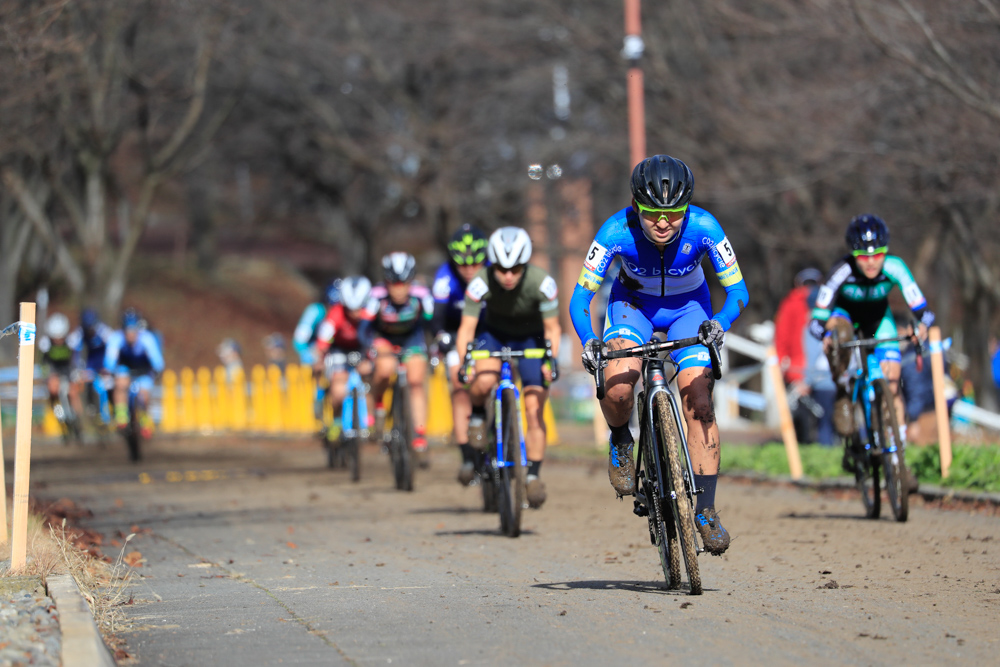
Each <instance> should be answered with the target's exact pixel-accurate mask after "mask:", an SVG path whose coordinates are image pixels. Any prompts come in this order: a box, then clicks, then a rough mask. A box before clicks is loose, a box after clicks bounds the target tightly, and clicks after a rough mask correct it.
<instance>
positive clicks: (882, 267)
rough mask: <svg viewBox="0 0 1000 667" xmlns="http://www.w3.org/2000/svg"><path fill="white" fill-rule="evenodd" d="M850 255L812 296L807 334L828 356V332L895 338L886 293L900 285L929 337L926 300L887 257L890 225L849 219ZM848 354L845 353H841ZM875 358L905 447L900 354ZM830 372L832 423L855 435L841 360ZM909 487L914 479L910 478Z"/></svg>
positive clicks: (893, 345)
mask: <svg viewBox="0 0 1000 667" xmlns="http://www.w3.org/2000/svg"><path fill="white" fill-rule="evenodd" d="M845 239H846V241H847V247H848V248H849V249H850V251H851V252H850V254H848V255H845V256H844V257H843V258H841V259H840V260H838V261H837V263H836V264H834V265H833V268H832V269H831V270H830V275H829V277H828V278H827V280H826V283H825V284H824V285H823V286H822V287H820V289H819V292H817V294H816V307H815V309H814V310H813V313H812V316H813V320H812V321H811V322H810V323H809V331H810V333H812V334H813V335H814V336H816V337H817V338H823V347H824V349H825V350H826V351H827V353H828V354H829V352H830V348H831V343H832V334H833V332H834V331H835V330H836V331H837V332H838V335H839V337H840V339H841V340H849V339H851V338H853V336H854V329H855V328H857V329H858V331H859V332H860V334H861V336H863V337H865V338H885V339H888V338H896V337H897V336H898V333H897V331H896V322H895V319H894V318H893V315H892V312H891V310H890V309H889V292H891V291H892V289H893V287H898V288H899V290H900V291H901V292H902V293H903V298H904V299H905V300H906V304H907V305H908V306H909V307H910V310H911V311H912V312H913V316H914V317H915V318H916V319H917V320H918V321H919V326H918V335H919V336H920V337H921V338H926V337H927V327H929V326H931V325H932V324H933V323H934V313H932V312H931V311H930V309H929V308H928V307H927V299H925V298H924V294H923V292H921V291H920V287H919V286H918V285H917V282H916V281H915V280H914V279H913V274H912V273H910V269H909V267H907V266H906V262H904V261H903V260H902V259H901V258H899V257H897V256H895V255H890V254H888V251H889V226H888V225H887V224H886V223H885V221H884V220H882V218H880V217H878V216H875V215H870V214H864V215H859V216H857V217H855V218H854V219H853V220H851V222H850V224H849V225H848V227H847V234H846V237H845ZM845 356H846V355H845ZM875 358H876V359H878V360H879V365H880V366H881V367H882V373H883V375H885V378H886V380H887V381H888V383H889V387H890V388H891V389H892V392H893V394H895V397H896V415H897V418H898V420H899V434H900V436H901V437H902V439H903V444H904V445H905V443H906V419H905V412H904V409H903V400H902V398H901V397H900V393H899V375H900V361H901V357H900V353H899V343H897V342H895V341H889V342H885V343H882V344H880V345H878V346H877V347H876V348H875ZM835 361H838V360H834V359H832V358H831V359H830V362H831V365H830V369H831V371H832V372H833V376H834V379H835V380H836V381H837V400H836V402H835V403H834V411H833V425H834V428H835V429H836V430H837V433H839V434H840V435H841V436H844V437H847V436H850V435H852V434H853V433H854V415H853V412H852V409H851V398H850V396H849V395H848V387H847V384H846V380H845V378H844V377H843V376H844V373H845V371H846V370H847V368H846V364H845V362H841V367H840V368H835V367H834V362H835ZM910 486H911V489H912V488H913V486H914V485H913V481H912V480H911V484H910Z"/></svg>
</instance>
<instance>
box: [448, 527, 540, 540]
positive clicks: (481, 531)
mask: <svg viewBox="0 0 1000 667" xmlns="http://www.w3.org/2000/svg"><path fill="white" fill-rule="evenodd" d="M434 534H435V535H436V536H438V537H447V536H448V535H485V536H487V537H502V538H504V539H507V540H509V539H511V538H509V537H507V536H506V535H504V534H503V533H501V532H500V529H499V528H490V529H487V528H470V529H468V530H439V531H437V532H435V533H434ZM534 534H535V531H533V530H522V531H521V536H522V537H524V536H525V535H534Z"/></svg>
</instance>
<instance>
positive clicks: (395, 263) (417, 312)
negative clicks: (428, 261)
mask: <svg viewBox="0 0 1000 667" xmlns="http://www.w3.org/2000/svg"><path fill="white" fill-rule="evenodd" d="M382 270H383V275H384V276H385V284H380V285H377V286H375V287H374V288H372V293H371V297H370V298H369V299H368V305H367V306H366V307H365V309H366V310H367V311H368V312H367V313H366V315H365V317H366V319H365V321H363V322H362V323H361V327H360V329H359V330H358V336H359V337H360V339H361V344H362V345H364V346H365V347H366V348H371V349H372V350H374V352H375V354H376V358H375V371H374V373H373V375H372V395H373V396H374V398H375V414H376V417H378V418H379V419H380V420H381V418H382V417H384V415H385V407H384V406H383V403H382V397H383V396H384V395H385V390H386V389H388V388H389V382H390V381H391V380H392V377H393V375H395V374H396V368H397V365H398V364H399V363H404V364H406V373H407V379H408V384H409V387H410V414H411V415H413V430H414V433H415V435H414V438H413V450H414V451H415V452H417V453H418V455H420V465H421V466H425V465H426V464H427V459H426V457H424V456H423V454H424V453H425V452H426V451H427V390H426V388H425V387H424V382H425V381H426V379H427V340H426V337H427V328H428V326H429V323H430V319H431V317H433V315H434V299H433V298H432V297H431V293H430V291H428V289H427V288H426V287H424V286H423V285H419V284H416V283H414V282H413V278H414V276H415V275H416V272H417V260H416V259H414V257H413V255H410V254H407V253H405V252H393V253H389V254H388V255H386V256H385V257H383V258H382ZM397 349H399V350H400V351H401V355H402V356H401V358H400V359H399V360H398V361H397V359H396V357H395V354H394V350H397Z"/></svg>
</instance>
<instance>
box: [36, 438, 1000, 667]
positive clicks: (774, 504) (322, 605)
mask: <svg viewBox="0 0 1000 667" xmlns="http://www.w3.org/2000/svg"><path fill="white" fill-rule="evenodd" d="M323 461H324V456H323V453H322V451H321V450H320V449H319V447H318V446H316V445H313V444H312V443H308V442H303V443H291V442H279V441H242V442H235V441H228V442H226V441H221V440H211V439H203V440H199V441H188V442H184V441H176V440H174V441H168V440H160V441H154V442H153V443H152V446H151V447H150V448H149V453H148V456H147V459H146V461H145V462H143V463H142V464H141V465H139V466H131V465H129V464H128V463H127V462H125V455H124V447H123V446H122V447H121V448H119V447H109V448H107V449H104V450H101V449H99V448H96V447H89V448H85V449H82V450H81V449H75V448H64V447H61V446H50V447H38V448H36V462H35V464H34V468H33V483H34V494H35V495H36V496H39V497H43V498H48V499H57V498H61V497H68V498H71V499H73V500H74V501H76V502H77V503H80V504H81V505H83V506H86V507H88V508H90V509H91V510H92V511H93V513H94V516H93V517H92V518H91V519H88V520H86V521H85V525H87V526H89V527H92V528H96V529H97V530H100V531H102V532H103V533H104V534H105V535H107V536H108V538H109V539H113V538H116V536H119V534H127V533H129V532H134V531H135V530H137V529H138V530H139V535H137V537H136V538H134V539H133V541H132V542H131V543H130V544H129V545H128V546H127V547H126V550H129V551H131V550H137V551H139V552H141V556H142V558H143V562H142V566H141V567H138V568H136V569H135V574H136V575H137V577H136V579H135V583H134V584H133V585H132V589H133V593H134V603H133V604H132V605H129V606H127V607H125V610H126V613H127V615H128V617H129V620H130V629H129V630H127V631H126V632H125V633H123V637H124V638H125V640H126V641H127V643H128V650H129V652H130V653H131V654H132V656H133V657H132V662H133V663H134V664H144V665H146V664H148V665H154V664H155V665H159V664H162V665H205V664H217V665H256V664H279V663H280V664H301V665H312V664H358V665H361V664H420V665H436V664H514V663H519V664H532V665H534V664H552V665H570V664H573V665H578V664H586V665H603V664H610V663H612V662H614V663H619V664H621V663H625V662H635V661H643V660H645V661H650V662H651V664H665V663H666V662H667V661H668V660H669V661H676V660H678V659H683V660H686V661H690V662H692V663H694V664H748V663H769V664H796V665H801V664H803V663H808V664H866V665H867V664H898V663H900V662H902V661H907V662H909V663H911V664H941V663H955V662H958V661H962V662H963V663H966V664H975V665H979V664H996V662H995V661H996V655H997V650H998V649H1000V641H998V633H997V630H996V623H997V619H998V618H1000V614H998V612H1000V559H998V553H1000V519H998V518H995V517H991V516H985V515H983V514H979V513H967V512H956V511H942V510H938V509H930V508H927V507H924V506H923V505H922V504H921V503H919V502H917V503H915V505H916V507H915V508H913V509H912V510H911V518H910V521H909V522H907V523H905V524H897V523H894V522H892V521H890V520H887V519H883V520H879V521H869V520H864V519H862V518H860V517H861V504H860V501H859V500H858V499H857V498H856V497H854V496H853V495H852V494H846V495H847V496H848V497H837V496H833V495H830V494H817V493H810V492H807V491H801V490H797V489H791V488H785V487H782V486H777V485H761V484H748V483H741V482H737V481H735V480H723V481H722V482H721V483H720V491H719V500H718V503H717V506H718V508H719V510H720V513H721V516H722V518H723V521H724V523H725V525H726V526H727V527H728V529H729V531H730V533H731V534H732V535H733V537H734V541H733V544H732V547H731V548H730V550H729V552H728V553H727V554H726V555H725V556H723V557H709V556H707V555H703V556H701V558H700V564H701V570H702V579H703V582H704V585H705V589H706V590H705V594H704V595H702V596H697V597H695V596H688V595H686V594H684V593H683V592H678V591H666V590H664V588H663V578H662V573H661V571H660V568H659V562H658V559H657V555H656V551H655V549H654V548H653V547H652V546H651V545H650V544H649V539H648V531H647V529H646V522H645V519H639V518H637V517H635V516H633V515H632V513H631V504H630V503H623V502H618V501H616V500H615V497H614V493H613V491H612V490H611V488H610V486H609V484H608V481H607V473H606V464H605V463H604V462H603V461H601V460H599V459H595V460H592V461H589V462H588V461H579V460H577V461H573V462H569V461H566V462H560V461H555V460H554V461H549V462H547V463H546V465H545V467H544V468H543V472H542V477H543V478H544V479H545V480H546V482H547V484H548V490H549V501H548V503H547V504H546V505H545V506H544V508H543V509H541V510H539V511H532V512H529V513H527V514H526V517H525V521H524V528H525V531H524V534H522V536H521V537H520V538H518V539H510V538H505V537H502V536H500V534H499V531H498V520H497V517H496V516H495V515H487V514H483V513H482V512H481V511H479V508H480V498H479V493H478V490H476V489H463V488H461V487H459V486H458V484H456V483H455V482H454V472H455V469H456V465H457V454H456V453H455V452H452V451H449V450H446V449H444V448H438V449H436V450H434V455H433V457H432V463H433V465H432V467H431V469H430V470H428V471H420V472H419V474H418V477H417V481H416V491H415V492H414V493H412V494H406V493H400V492H396V491H394V490H392V489H391V488H390V487H391V485H390V481H389V476H388V472H389V466H388V463H387V460H386V458H385V457H384V455H382V454H381V453H380V452H378V451H377V449H376V448H374V447H371V448H369V449H368V450H367V451H366V452H365V458H364V469H363V479H362V481H361V482H360V483H358V484H351V483H350V482H349V481H348V480H347V479H346V475H345V474H344V473H343V472H339V471H327V470H325V469H323V468H322V467H321V466H322V465H323ZM841 495H844V494H841ZM107 551H108V553H110V554H111V555H116V551H117V550H116V549H115V548H113V547H109V548H108V549H107Z"/></svg>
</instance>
